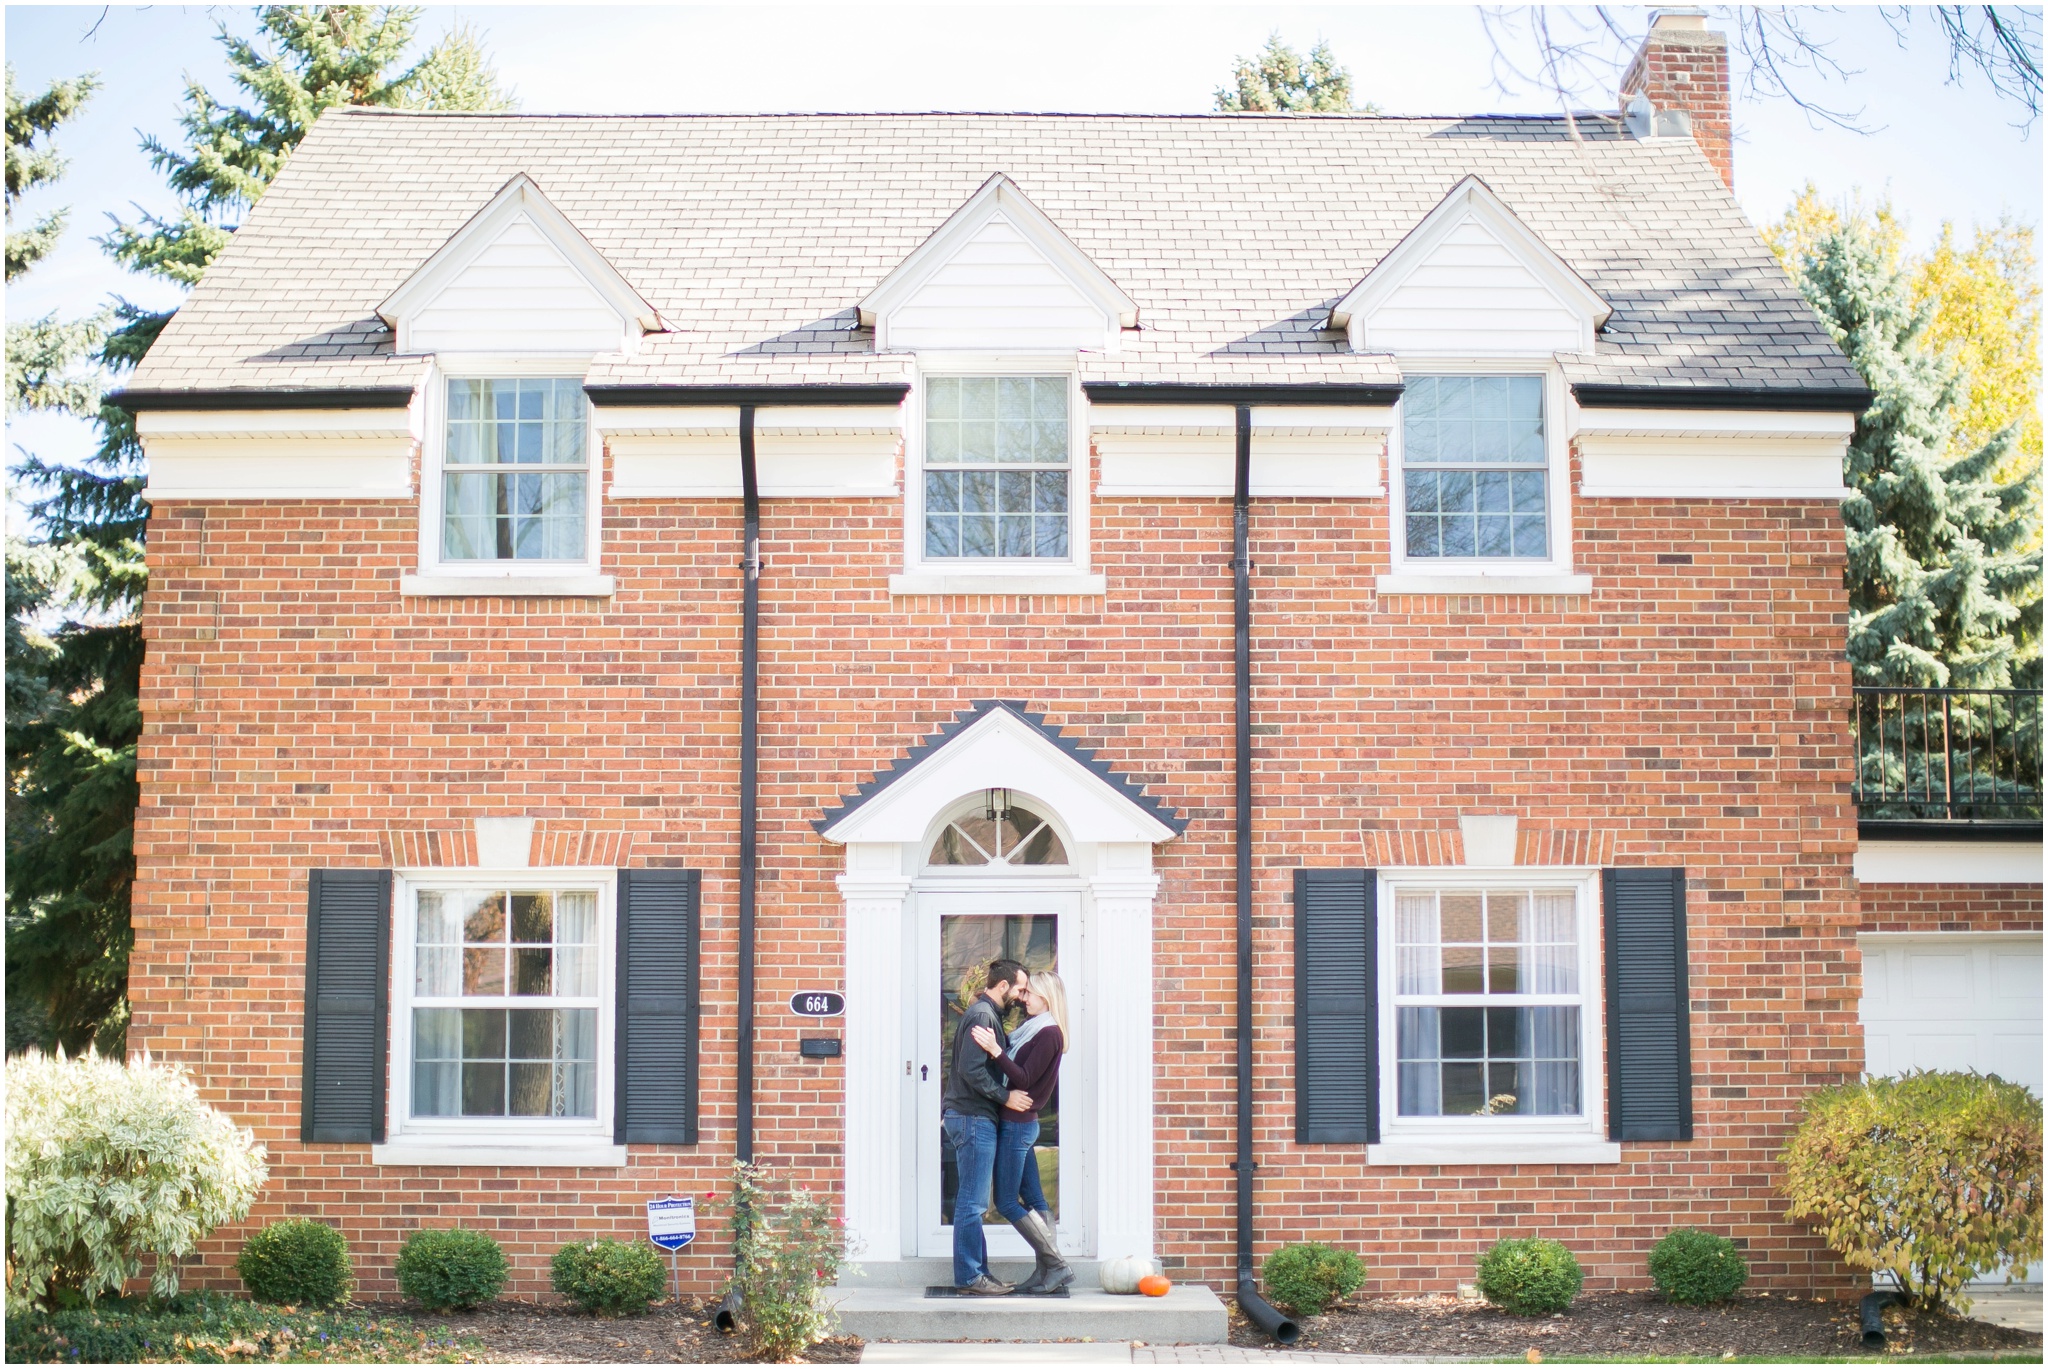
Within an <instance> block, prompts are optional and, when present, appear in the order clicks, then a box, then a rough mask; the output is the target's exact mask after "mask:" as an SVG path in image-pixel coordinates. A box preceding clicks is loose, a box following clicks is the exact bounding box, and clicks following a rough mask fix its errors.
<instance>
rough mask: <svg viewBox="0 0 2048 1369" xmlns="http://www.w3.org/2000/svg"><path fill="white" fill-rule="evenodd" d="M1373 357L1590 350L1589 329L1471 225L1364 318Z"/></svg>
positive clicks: (1518, 262) (1478, 225)
mask: <svg viewBox="0 0 2048 1369" xmlns="http://www.w3.org/2000/svg"><path fill="white" fill-rule="evenodd" d="M1362 332H1363V334H1364V338H1363V340H1364V342H1365V346H1364V347H1363V348H1361V349H1360V350H1364V351H1374V352H1394V353H1397V354H1398V353H1403V352H1411V353H1412V352H1436V353H1466V354H1494V355H1498V354H1511V355H1521V354H1524V353H1528V354H1547V353H1550V352H1577V351H1582V350H1588V349H1587V347H1586V338H1585V332H1586V329H1585V322H1584V319H1583V318H1582V316H1581V315H1580V314H1578V313H1577V312H1575V311H1574V310H1572V309H1570V308H1568V307H1566V305H1565V303H1564V302H1563V301H1562V300H1560V299H1559V298H1558V297H1557V295H1556V294H1555V293H1554V292H1553V291H1552V290H1551V289H1550V288H1549V286H1547V285H1546V284H1545V283H1544V282H1543V281H1542V280H1540V279H1538V278H1537V276H1536V273H1535V272H1534V271H1531V270H1530V269H1529V267H1528V266H1527V265H1526V264H1525V263H1524V262H1523V261H1522V260H1521V259H1520V258H1519V257H1517V256H1516V254H1515V253H1514V252H1513V251H1512V250H1510V249H1509V247H1508V246H1507V244H1506V243H1504V242H1502V241H1501V240H1500V238H1498V237H1497V236H1495V235H1494V234H1493V233H1492V232H1491V231H1490V230H1489V229H1488V228H1487V227H1486V225H1485V224H1483V223H1480V222H1478V221H1477V220H1476V219H1467V220H1465V221H1464V222H1463V223H1460V224H1459V225H1458V226H1457V227H1456V228H1454V229H1452V230H1451V232H1450V233H1449V234H1447V235H1446V236H1445V237H1444V240H1443V241H1442V242H1440V243H1438V244H1437V246H1436V248H1435V250H1434V251H1432V252H1430V253H1429V255H1428V256H1426V257H1424V258H1423V259H1422V260H1421V261H1419V262H1417V263H1416V265H1415V267H1414V268H1413V269H1412V270H1411V271H1410V272H1409V274H1408V277H1407V279H1406V280H1404V281H1403V282H1402V283H1401V284H1400V285H1398V286H1396V287H1395V288H1394V290H1393V291H1392V292H1390V293H1389V294H1388V296H1387V298H1386V301H1385V302H1384V303H1382V304H1381V305H1380V306H1379V307H1378V308H1377V309H1375V310H1373V311H1372V312H1371V313H1370V314H1368V315H1366V316H1365V319H1364V327H1363V329H1362Z"/></svg>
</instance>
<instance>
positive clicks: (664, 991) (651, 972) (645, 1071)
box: [612, 870, 698, 1146]
mask: <svg viewBox="0 0 2048 1369" xmlns="http://www.w3.org/2000/svg"><path fill="white" fill-rule="evenodd" d="M697 899H698V876H697V871H695V870H621V871H619V1011H618V1015H617V1024H618V1025H617V1037H618V1042H617V1045H616V1046H615V1047H614V1052H613V1053H614V1056H615V1058H616V1066H615V1068H616V1070H617V1074H616V1083H615V1085H614V1088H613V1098H612V1140H613V1141H614V1142H615V1143H617V1144H619V1145H626V1144H628V1143H637V1144H655V1145H675V1146H691V1145H695V1144H696V1143H697Z"/></svg>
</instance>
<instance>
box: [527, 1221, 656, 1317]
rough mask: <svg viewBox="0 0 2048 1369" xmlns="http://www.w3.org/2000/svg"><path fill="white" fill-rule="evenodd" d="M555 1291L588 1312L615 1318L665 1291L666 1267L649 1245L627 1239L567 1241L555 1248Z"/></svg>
mask: <svg viewBox="0 0 2048 1369" xmlns="http://www.w3.org/2000/svg"><path fill="white" fill-rule="evenodd" d="M554 1282H555V1291H556V1292H557V1293H560V1294H561V1295H562V1296H563V1297H565V1298H567V1299H568V1300H569V1301H570V1302H573V1303H575V1304H576V1305H577V1306H578V1307H580V1308H582V1309H583V1310H584V1311H586V1312H595V1313H597V1314H598V1315H599V1316H603V1317H615V1316H618V1315H620V1314H621V1313H625V1312H645V1311H646V1310H647V1304H649V1303H651V1302H653V1301H654V1300H655V1299H656V1298H659V1297H660V1296H661V1295H662V1294H663V1293H664V1292H666V1291H667V1289H668V1269H667V1267H666V1266H664V1265H663V1264H662V1262H661V1256H660V1255H658V1254H656V1253H655V1252H654V1250H653V1249H652V1248H651V1247H648V1246H644V1245H639V1244H637V1243H628V1242H625V1241H609V1240H594V1241H571V1242H569V1244H567V1245H565V1246H563V1247H562V1248H561V1249H560V1250H557V1251H556V1252H555V1263H554Z"/></svg>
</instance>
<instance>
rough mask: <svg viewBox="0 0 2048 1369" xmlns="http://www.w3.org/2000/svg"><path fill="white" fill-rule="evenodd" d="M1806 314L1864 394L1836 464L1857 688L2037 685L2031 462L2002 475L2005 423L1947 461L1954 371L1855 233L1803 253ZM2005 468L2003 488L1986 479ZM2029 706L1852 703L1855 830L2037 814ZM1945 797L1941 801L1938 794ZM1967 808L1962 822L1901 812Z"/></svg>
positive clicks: (1897, 278)
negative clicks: (1824, 331) (1813, 315)
mask: <svg viewBox="0 0 2048 1369" xmlns="http://www.w3.org/2000/svg"><path fill="white" fill-rule="evenodd" d="M1794 274H1795V276H1796V277H1797V279H1798V281H1799V284H1800V287H1801V289H1802V290H1803V291H1804V292H1805V295H1806V298H1807V299H1808V301H1810V302H1811V303H1812V304H1813V306H1814V307H1815V308H1816V309H1817V310H1819V311H1820V314H1821V317H1822V318H1823V319H1824V320H1825V321H1826V322H1827V324H1828V327H1829V330H1830V331H1831V332H1832V333H1833V334H1834V336H1835V337H1836V339H1837V340H1838V341H1839V342H1840V343H1841V344H1842V347H1843V350H1844V351H1846V352H1847V353H1848V355H1849V359H1850V360H1851V361H1852V362H1854V363H1855V365H1856V368H1857V370H1858V371H1860V372H1861V373H1862V375H1863V378H1864V381H1865V383H1866V384H1868V385H1869V386H1870V388H1871V390H1872V391H1873V392H1874V394H1875V399H1874V402H1873V403H1872V404H1871V406H1870V408H1869V409H1868V410H1866V411H1865V412H1864V413H1863V415H1862V416H1861V417H1860V418H1858V419H1857V422H1856V431H1855V435H1854V437H1853V438H1852V439H1851V441H1850V445H1849V454H1848V459H1847V462H1846V467H1847V469H1846V482H1845V483H1847V484H1848V486H1849V488H1850V489H1851V490H1852V491H1853V493H1852V494H1851V495H1850V497H1849V498H1848V499H1846V500H1844V501H1843V503H1842V516H1843V518H1844V520H1845V521H1846V522H1847V523H1848V525H1849V533H1848V570H1847V579H1848V589H1849V633H1848V643H1847V646H1848V657H1849V663H1850V667H1851V670H1852V672H1853V674H1854V677H1855V680H1856V683H1858V684H1862V685H1891V686H1907V687H1930V686H1932V687H1948V688H1957V689H1969V690H1992V689H2002V688H2007V687H2018V688H2020V689H2022V690H2025V691H2029V692H2030V693H2032V692H2035V691H2038V690H2039V689H2040V686H2041V659H2040V628H2041V563H2040V557H2039V555H2038V553H2037V552H2035V551H2034V550H2033V548H2034V547H2036V546H2038V544H2039V540H2040V506H2039V498H2038V494H2039V484H2040V474H2041V463H2040V459H2039V458H2038V457H2034V458H2031V459H2026V458H2021V459H2018V461H2017V468H2015V455H2014V454H2015V448H2016V445H2017V437H2018V431H2019V425H2018V424H2016V423H2010V424H2008V425H2007V426H2006V427H2004V428H2002V429H2000V430H1999V431H1998V432H1997V433H1995V434H1994V435H1993V436H1992V437H1991V438H1990V439H1989V440H1988V441H1986V442H1984V443H1982V444H1981V445H1980V446H1978V447H1977V448H1976V449H1975V450H1973V451H1964V452H1961V453H1959V454H1958V453H1955V452H1952V451H1951V434H1952V431H1953V427H1954V424H1955V415H1956V414H1957V412H1958V410H1959V409H1960V408H1961V407H1962V400H1963V392H1964V378H1963V376H1962V374H1961V371H1960V368H1959V367H1957V366H1956V365H1955V364H1954V362H1952V361H1951V360H1949V359H1948V358H1947V357H1946V356H1944V355H1943V354H1942V353H1940V352H1938V351H1936V350H1935V349H1934V348H1933V347H1931V346H1930V345H1928V343H1927V341H1926V332H1927V328H1928V323H1929V320H1930V318H1931V317H1932V316H1933V313H1934V308H1935V302H1934V301H1932V300H1923V301H1921V302H1920V303H1919V304H1917V305H1916V304H1915V303H1914V299H1913V290H1912V283H1911V281H1910V279H1909V277H1908V273H1907V272H1906V271H1905V270H1904V269H1902V268H1901V267H1900V266H1899V265H1898V263H1897V260H1896V257H1895V256H1894V255H1893V254H1891V253H1888V252H1887V251H1886V250H1885V245H1884V243H1883V242H1882V241H1881V239H1880V236H1879V235H1878V234H1877V233H1874V232H1873V231H1871V228H1870V227H1869V225H1867V224H1864V223H1861V222H1857V221H1850V222H1845V223H1842V224H1838V225H1836V226H1834V227H1832V228H1829V229H1827V230H1826V231H1824V232H1821V233H1819V234H1818V235H1817V236H1816V237H1815V238H1814V239H1813V241H1812V242H1811V244H1810V245H1809V246H1808V247H1807V248H1806V249H1805V250H1804V251H1803V252H1802V253H1801V254H1800V256H1799V258H1798V260H1797V263H1796V267H1795V272H1794ZM2001 467H2004V468H2005V471H2006V479H2004V480H2003V481H2001V480H2000V479H1998V478H1997V477H1998V475H1999V472H2000V468H2001ZM2030 701H2031V700H2030V699H2029V698H2028V697H2026V696H2001V695H1985V694H1970V695H1963V696H1956V697H1941V696H1927V695H1911V694H1909V695H1902V696H1893V697H1892V698H1891V699H1890V701H1889V702H1885V701H1884V700H1883V699H1882V698H1881V697H1877V696H1866V697H1864V698H1863V699H1861V700H1860V701H1859V708H1858V714H1857V727H1858V733H1859V737H1860V739H1861V745H1862V748H1863V754H1862V755H1861V756H1860V757H1859V760H1858V764H1859V767H1860V772H1861V778H1862V783H1863V786H1864V789H1865V791H1866V793H1873V792H1874V793H1882V794H1896V795H1901V796H1908V797H1902V798H1901V799H1900V802H1899V803H1898V804H1896V805H1889V804H1884V803H1872V802H1866V803H1865V805H1864V816H1866V817H1885V816H1894V817H1971V816H1983V817H1999V816H2010V815H2012V813H2013V812H2015V811H2018V810H2017V809H2013V808H2011V807H2010V805H2015V804H2025V803H2027V802H2030V801H2031V802H2038V798H2034V799H2032V800H2029V798H2028V797H2027V796H2028V795H2038V793H2039V789H2040V741H2041V739H2040V737H2039V735H2038V733H2039V717H2040V714H2039V709H2038V708H2037V707H2036V708H2028V707H2026V706H2025V705H2026V704H2027V703H2028V702H2030ZM1951 785H1953V789H1951V788H1950V786H1951ZM1916 794H1917V795H1922V796H1930V797H1931V796H1938V795H1942V794H1949V795H1950V796H1951V797H1953V798H1956V799H1961V798H1962V797H1963V796H1964V794H1967V795H1968V796H1969V798H1970V801H1971V802H1972V804H1976V805H1981V806H1972V807H1966V808H1954V807H1949V806H1946V805H1945V804H1942V803H1938V802H1936V803H1932V804H1929V803H1927V802H1925V801H1923V802H1921V803H1917V804H1916V803H1915V802H1914V801H1913V800H1912V799H1911V798H1910V797H1909V796H1911V795H1916Z"/></svg>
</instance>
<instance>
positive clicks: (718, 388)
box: [583, 383, 910, 409]
mask: <svg viewBox="0 0 2048 1369" xmlns="http://www.w3.org/2000/svg"><path fill="white" fill-rule="evenodd" d="M583 393H584V394H585V395H586V396H588V397H589V399H590V402H591V404H592V405H593V406H595V407H597V408H600V409H646V408H670V407H674V408H731V407H732V406H733V405H735V404H738V405H742V406H746V405H752V406H756V407H760V408H781V407H784V406H798V405H826V404H845V405H853V406H860V407H876V406H887V407H890V408H893V407H895V406H896V405H898V404H901V403H902V402H903V397H904V396H905V395H907V394H909V393H910V387H909V386H908V385H904V384H900V383H899V384H894V385H585V386H584V387H583Z"/></svg>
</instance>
